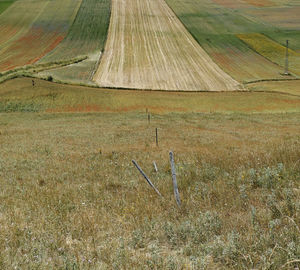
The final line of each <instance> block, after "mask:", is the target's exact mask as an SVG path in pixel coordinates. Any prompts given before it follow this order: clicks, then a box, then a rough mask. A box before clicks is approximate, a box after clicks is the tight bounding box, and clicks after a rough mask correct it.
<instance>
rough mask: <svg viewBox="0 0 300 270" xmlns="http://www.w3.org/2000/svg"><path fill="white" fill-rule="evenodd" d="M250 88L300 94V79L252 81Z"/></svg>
mask: <svg viewBox="0 0 300 270" xmlns="http://www.w3.org/2000/svg"><path fill="white" fill-rule="evenodd" d="M248 89H250V90H252V91H267V92H281V93H288V94H292V95H296V96H300V80H293V81H281V82H280V81H277V82H276V81H273V82H259V83H251V84H249V85H248Z"/></svg>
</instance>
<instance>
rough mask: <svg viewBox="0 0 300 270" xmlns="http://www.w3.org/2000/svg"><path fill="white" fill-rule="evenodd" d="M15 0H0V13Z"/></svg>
mask: <svg viewBox="0 0 300 270" xmlns="http://www.w3.org/2000/svg"><path fill="white" fill-rule="evenodd" d="M14 1H15V0H7V1H0V14H1V13H2V12H3V11H5V10H6V9H7V8H8V7H9V6H10V5H11V4H12V3H13V2H14Z"/></svg>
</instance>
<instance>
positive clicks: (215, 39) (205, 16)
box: [167, 0, 300, 81]
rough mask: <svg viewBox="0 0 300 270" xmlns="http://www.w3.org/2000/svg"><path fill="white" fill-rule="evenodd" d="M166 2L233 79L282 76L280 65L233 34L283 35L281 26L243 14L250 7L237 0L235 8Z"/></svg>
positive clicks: (206, 3) (177, 1) (197, 2)
mask: <svg viewBox="0 0 300 270" xmlns="http://www.w3.org/2000/svg"><path fill="white" fill-rule="evenodd" d="M233 2H234V1H233ZM167 3H168V4H169V5H170V7H171V8H172V9H173V10H174V11H175V13H176V14H177V15H178V16H179V18H180V19H181V21H182V22H183V23H184V24H185V26H186V27H187V29H188V30H189V31H190V32H191V33H192V34H193V35H194V37H195V38H196V39H197V41H198V42H199V43H200V45H201V46H203V48H204V49H205V50H206V51H207V52H208V53H209V55H210V56H211V57H212V58H213V59H214V60H215V61H216V63H218V64H219V65H220V67H222V68H223V69H224V70H225V71H227V72H228V73H229V74H230V75H232V76H233V77H234V78H235V79H237V80H239V81H252V80H257V79H271V78H280V77H281V75H280V73H282V72H283V68H282V67H279V66H278V65H276V64H274V63H272V62H271V61H269V60H267V59H266V58H264V57H263V56H260V55H259V54H257V53H256V52H254V51H253V50H251V49H250V48H249V46H247V44H245V43H244V42H242V41H241V40H240V39H239V38H238V37H237V36H236V34H246V33H265V34H267V35H270V36H272V37H275V36H276V35H277V33H278V34H280V36H281V37H283V36H284V34H283V33H285V31H284V29H278V28H276V27H275V26H273V25H269V24H267V23H265V22H263V21H262V20H260V19H259V18H258V17H254V16H250V15H249V14H246V11H247V10H248V9H249V7H247V8H246V7H244V6H243V8H240V9H239V8H238V7H239V6H238V3H237V2H236V1H235V4H234V3H233V4H232V5H233V6H234V5H235V6H236V7H237V8H232V5H230V8H229V7H226V5H221V4H220V5H218V4H216V3H213V2H212V1H209V0H204V1H201V2H199V1H179V0H167ZM250 7H251V6H250ZM255 8H256V9H259V7H255ZM286 32H288V31H286ZM285 39H286V38H284V39H283V40H282V42H281V43H283V42H284V40H285ZM299 41H300V40H299ZM294 46H295V45H294ZM297 46H299V44H298V45H297Z"/></svg>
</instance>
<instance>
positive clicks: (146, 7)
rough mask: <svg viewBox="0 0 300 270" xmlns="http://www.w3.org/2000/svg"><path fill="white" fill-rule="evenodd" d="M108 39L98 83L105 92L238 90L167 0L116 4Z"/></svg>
mask: <svg viewBox="0 0 300 270" xmlns="http://www.w3.org/2000/svg"><path fill="white" fill-rule="evenodd" d="M111 18H112V19H111V24H110V28H109V34H108V40H107V43H106V48H105V52H104V54H103V59H102V61H101V63H100V66H99V68H98V70H97V72H96V73H95V76H94V80H95V81H96V82H97V83H98V84H99V85H100V86H103V87H119V88H137V89H153V90H186V91H189V90H192V91H197V90H208V91H227V90H239V89H240V85H239V83H238V82H237V81H235V80H233V79H232V78H231V77H230V76H229V75H228V74H226V73H225V72H224V71H222V70H221V69H220V68H219V67H218V66H217V65H216V64H215V63H214V62H213V61H212V59H211V58H210V57H209V56H208V55H207V53H206V52H205V51H204V50H203V49H202V48H201V47H200V45H199V44H198V43H197V42H196V40H194V38H193V37H192V36H191V35H190V33H189V32H188V31H187V30H186V29H185V28H184V26H183V25H182V23H181V22H180V21H179V19H178V18H177V17H176V15H175V14H174V13H173V12H172V10H171V9H170V8H169V7H168V5H167V4H166V3H165V2H164V1H163V0H153V1H146V0H129V1H126V2H125V1H120V0H113V1H112V17H111Z"/></svg>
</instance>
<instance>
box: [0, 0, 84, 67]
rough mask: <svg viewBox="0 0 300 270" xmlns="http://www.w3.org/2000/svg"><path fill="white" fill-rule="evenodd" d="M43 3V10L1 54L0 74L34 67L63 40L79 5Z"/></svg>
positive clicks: (73, 3)
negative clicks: (20, 68) (20, 67)
mask: <svg viewBox="0 0 300 270" xmlns="http://www.w3.org/2000/svg"><path fill="white" fill-rule="evenodd" d="M44 3H46V6H45V8H44V9H43V11H42V12H41V13H40V15H39V16H38V18H37V19H36V20H35V21H34V23H33V24H32V25H31V27H30V29H29V30H28V31H27V32H26V33H25V34H23V35H21V36H20V37H19V38H18V39H16V40H14V41H13V42H11V43H10V44H9V45H8V46H5V47H3V48H2V50H1V51H0V71H4V70H10V69H13V68H15V67H18V66H23V65H27V64H32V63H35V62H36V61H38V60H39V59H40V58H41V57H43V56H44V55H46V54H47V53H48V52H50V51H51V50H53V49H54V48H55V47H56V46H57V45H58V44H59V43H60V42H61V41H62V40H63V39H64V37H65V35H66V33H67V31H68V29H69V27H70V25H71V23H72V22H73V20H74V18H75V15H76V13H77V11H78V8H79V5H80V3H81V1H80V0H76V1H73V0H65V1H59V0H55V1H45V2H44ZM27 9H30V7H27V8H26V9H25V10H27ZM23 12H24V10H23Z"/></svg>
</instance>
